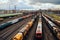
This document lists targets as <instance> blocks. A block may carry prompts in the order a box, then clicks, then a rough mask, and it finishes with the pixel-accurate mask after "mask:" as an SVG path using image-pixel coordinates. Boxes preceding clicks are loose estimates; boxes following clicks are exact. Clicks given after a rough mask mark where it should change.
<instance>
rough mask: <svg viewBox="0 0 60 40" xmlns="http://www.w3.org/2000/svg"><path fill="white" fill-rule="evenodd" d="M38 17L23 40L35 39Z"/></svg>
mask: <svg viewBox="0 0 60 40" xmlns="http://www.w3.org/2000/svg"><path fill="white" fill-rule="evenodd" d="M37 22H38V17H37V18H36V19H35V21H34V24H33V25H32V28H31V29H30V30H29V31H28V33H27V35H26V36H25V37H24V39H23V40H35V31H36V27H37Z"/></svg>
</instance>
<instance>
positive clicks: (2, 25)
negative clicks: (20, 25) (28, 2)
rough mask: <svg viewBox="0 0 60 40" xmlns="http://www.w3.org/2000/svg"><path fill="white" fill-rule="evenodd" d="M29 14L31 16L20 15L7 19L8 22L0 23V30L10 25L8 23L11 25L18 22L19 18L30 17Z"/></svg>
mask: <svg viewBox="0 0 60 40" xmlns="http://www.w3.org/2000/svg"><path fill="white" fill-rule="evenodd" d="M30 16H32V14H30V15H26V16H22V17H20V18H17V19H14V20H11V21H8V22H6V23H3V24H0V30H2V29H4V28H6V27H7V26H10V25H12V24H15V23H17V22H19V21H21V20H23V19H25V18H28V17H30Z"/></svg>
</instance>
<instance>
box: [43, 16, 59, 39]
mask: <svg viewBox="0 0 60 40" xmlns="http://www.w3.org/2000/svg"><path fill="white" fill-rule="evenodd" d="M43 18H44V19H45V21H46V23H48V24H49V25H50V26H48V28H49V29H50V30H51V32H52V33H53V34H54V36H56V38H57V39H59V40H60V29H59V28H58V26H56V25H55V24H54V23H53V22H52V21H50V20H49V19H47V18H46V17H45V16H43Z"/></svg>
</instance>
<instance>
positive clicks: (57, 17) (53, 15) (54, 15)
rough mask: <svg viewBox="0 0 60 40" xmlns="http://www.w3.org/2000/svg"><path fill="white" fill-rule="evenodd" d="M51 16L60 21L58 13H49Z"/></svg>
mask: <svg viewBox="0 0 60 40" xmlns="http://www.w3.org/2000/svg"><path fill="white" fill-rule="evenodd" d="M48 15H49V16H51V17H53V18H54V19H55V20H59V21H60V16H57V15H56V14H48Z"/></svg>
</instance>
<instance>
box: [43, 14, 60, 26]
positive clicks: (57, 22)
mask: <svg viewBox="0 0 60 40" xmlns="http://www.w3.org/2000/svg"><path fill="white" fill-rule="evenodd" d="M44 16H45V17H47V18H48V19H49V20H51V21H52V22H54V23H55V24H57V25H58V26H60V21H58V20H54V19H53V18H52V17H50V16H48V15H46V14H44Z"/></svg>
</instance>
